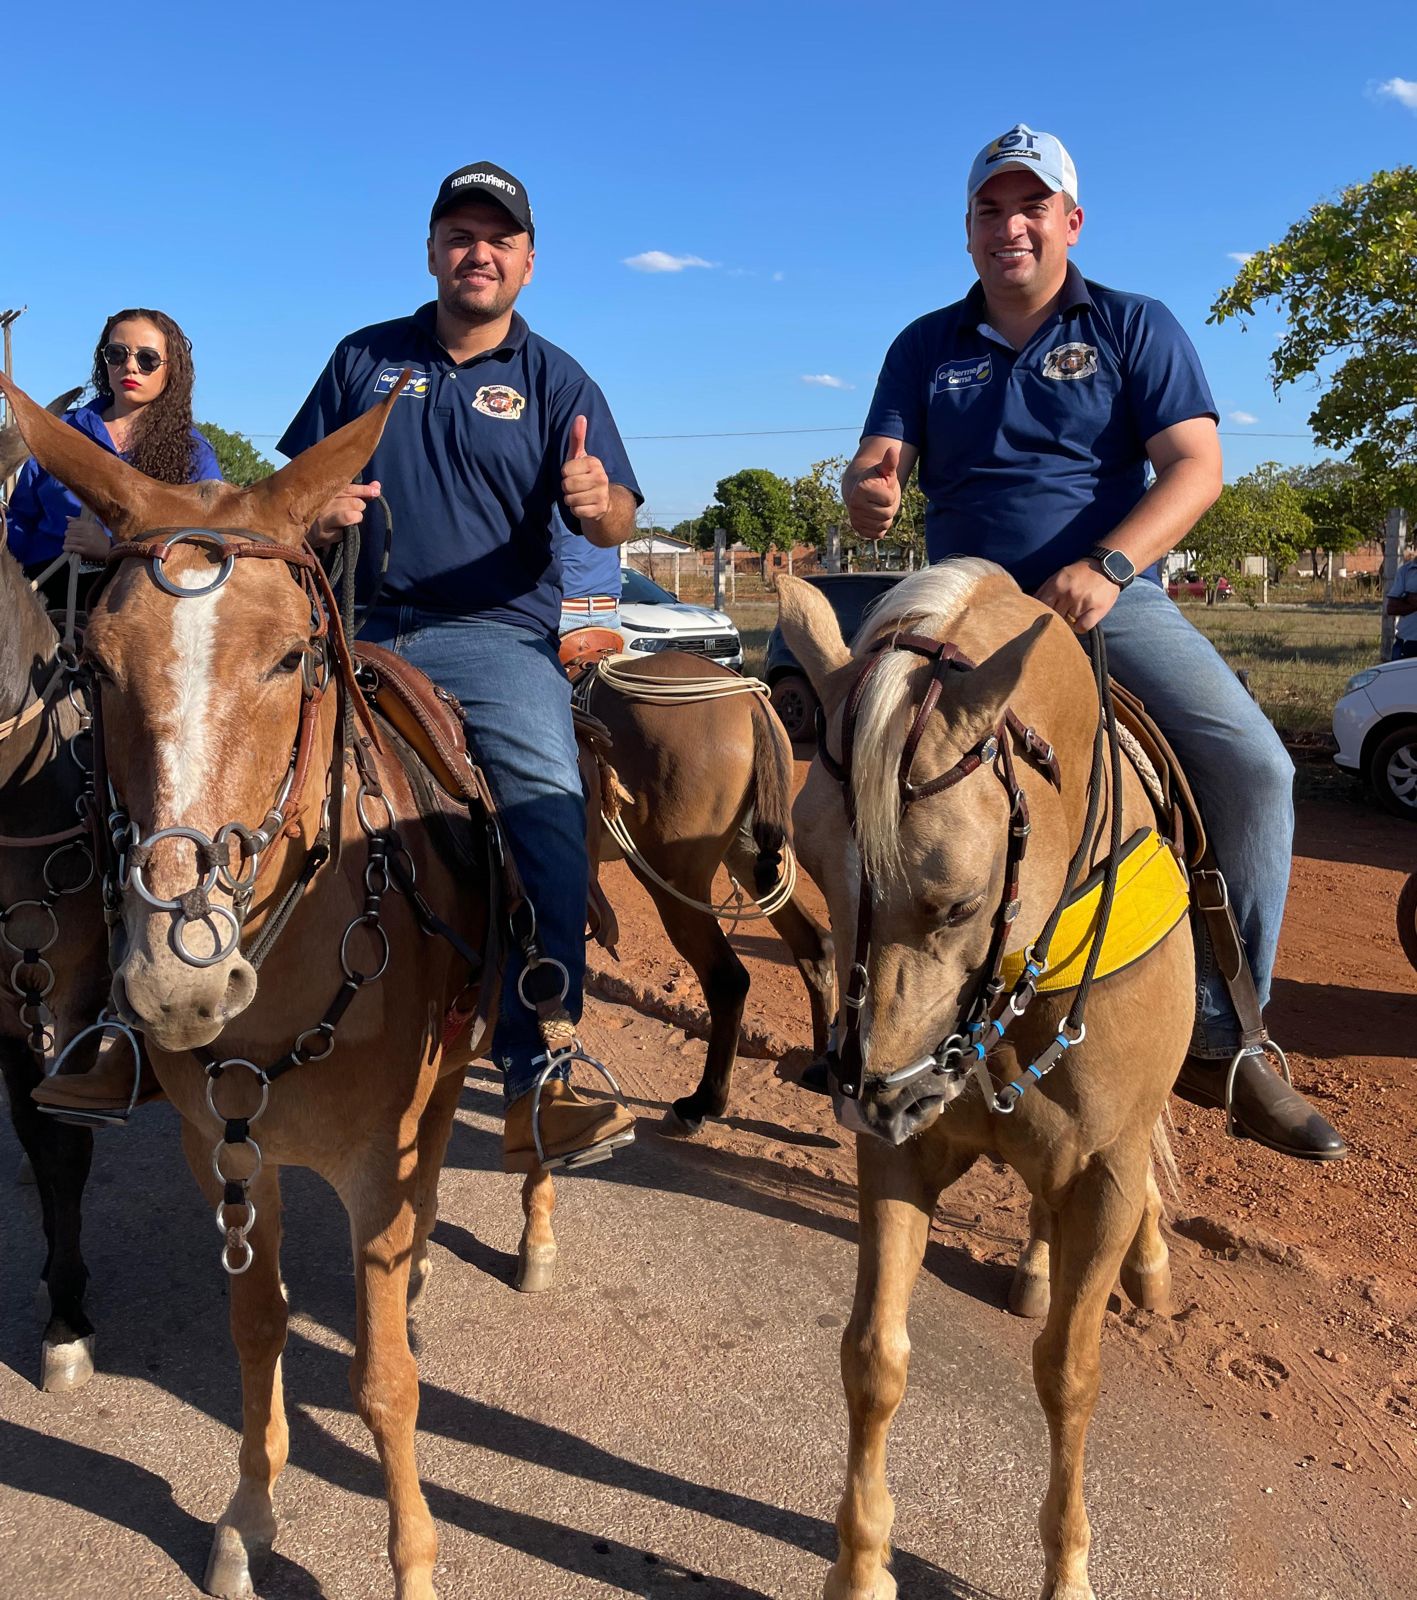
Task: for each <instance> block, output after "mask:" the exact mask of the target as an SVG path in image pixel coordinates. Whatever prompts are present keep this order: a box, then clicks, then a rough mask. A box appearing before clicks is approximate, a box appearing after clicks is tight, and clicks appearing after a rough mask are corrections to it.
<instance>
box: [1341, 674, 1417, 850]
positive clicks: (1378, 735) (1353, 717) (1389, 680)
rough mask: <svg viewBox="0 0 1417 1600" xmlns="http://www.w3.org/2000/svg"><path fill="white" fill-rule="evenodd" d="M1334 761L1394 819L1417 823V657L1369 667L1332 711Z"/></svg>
mask: <svg viewBox="0 0 1417 1600" xmlns="http://www.w3.org/2000/svg"><path fill="white" fill-rule="evenodd" d="M1333 736H1334V738H1335V739H1337V740H1338V752H1337V754H1336V755H1335V756H1334V758H1333V759H1334V761H1335V762H1336V763H1337V764H1338V765H1339V766H1340V767H1343V768H1344V769H1345V770H1346V771H1348V772H1354V773H1357V774H1359V775H1360V776H1361V777H1363V778H1365V779H1366V780H1367V781H1368V782H1369V783H1370V784H1371V785H1372V786H1373V791H1374V793H1375V794H1376V795H1377V797H1378V799H1379V800H1380V801H1381V802H1382V804H1383V805H1384V806H1385V807H1386V808H1387V809H1388V810H1389V811H1391V812H1392V813H1393V815H1394V816H1398V817H1406V818H1408V819H1409V820H1410V821H1413V822H1417V657H1409V658H1408V659H1407V660H1405V661H1384V662H1383V663H1382V665H1381V666H1377V667H1365V668H1364V669H1363V670H1362V672H1355V673H1354V674H1353V676H1352V677H1351V678H1350V679H1349V680H1348V683H1347V686H1346V687H1345V688H1344V691H1343V694H1342V696H1341V697H1340V699H1339V702H1338V704H1337V705H1336V706H1335V707H1334V708H1333Z"/></svg>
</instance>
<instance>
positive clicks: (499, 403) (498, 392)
mask: <svg viewBox="0 0 1417 1600" xmlns="http://www.w3.org/2000/svg"><path fill="white" fill-rule="evenodd" d="M472 404H473V409H474V410H477V411H480V412H482V414H483V415H484V416H487V417H500V418H501V419H502V420H503V421H504V422H515V421H516V420H517V418H518V417H519V416H521V414H522V412H523V411H524V410H525V409H526V400H525V398H524V397H523V396H522V395H519V394H518V393H517V391H516V390H515V389H509V388H508V387H507V386H506V384H505V383H484V384H483V386H482V387H481V388H480V389H479V390H478V391H477V393H476V394H475V395H473V397H472Z"/></svg>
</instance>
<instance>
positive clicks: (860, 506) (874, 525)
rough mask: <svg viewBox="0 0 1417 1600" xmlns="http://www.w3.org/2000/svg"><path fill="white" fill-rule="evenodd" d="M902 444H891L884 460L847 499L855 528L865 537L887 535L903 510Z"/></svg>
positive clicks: (849, 513) (847, 508)
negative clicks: (901, 489)
mask: <svg viewBox="0 0 1417 1600" xmlns="http://www.w3.org/2000/svg"><path fill="white" fill-rule="evenodd" d="M899 466H900V446H899V445H891V446H889V448H888V449H887V450H886V453H885V455H883V456H882V457H881V459H880V462H879V463H878V464H877V465H876V466H875V467H873V468H872V469H871V470H870V471H869V472H867V473H866V474H864V476H862V477H861V478H860V479H859V480H858V482H857V484H856V487H855V488H854V489H853V490H852V491H851V498H850V499H849V500H848V501H847V502H846V511H847V515H848V516H849V517H850V518H851V526H852V529H853V530H854V531H855V532H856V533H858V534H859V535H860V536H861V538H863V539H883V538H885V536H886V534H888V533H889V532H890V529H891V524H892V523H893V522H894V521H895V519H896V513H897V512H898V511H899V510H900V481H899V479H898V478H897V477H896V471H897V469H898V467H899Z"/></svg>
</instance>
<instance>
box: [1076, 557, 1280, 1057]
mask: <svg viewBox="0 0 1417 1600" xmlns="http://www.w3.org/2000/svg"><path fill="white" fill-rule="evenodd" d="M1102 633H1103V637H1104V638H1105V639H1106V641H1107V660H1108V665H1109V666H1110V667H1111V670H1112V676H1113V677H1114V678H1116V680H1117V682H1118V683H1120V684H1122V685H1123V686H1124V687H1125V688H1128V689H1130V690H1131V691H1132V693H1133V694H1136V695H1139V696H1140V697H1141V699H1142V700H1143V701H1145V703H1146V709H1147V710H1148V711H1149V712H1150V713H1151V715H1152V717H1153V718H1154V719H1155V721H1156V725H1157V726H1158V727H1159V728H1160V729H1161V731H1162V733H1164V734H1165V735H1166V738H1167V739H1168V741H1169V742H1170V744H1171V746H1172V748H1173V749H1174V750H1175V752H1176V754H1177V755H1178V756H1179V757H1180V759H1181V764H1182V765H1183V766H1184V767H1185V769H1186V776H1187V777H1188V778H1189V779H1190V783H1191V787H1192V789H1194V790H1195V794H1196V799H1197V800H1198V801H1199V802H1200V807H1201V813H1202V815H1203V816H1204V818H1205V826H1206V832H1207V833H1208V834H1209V835H1210V839H1211V843H1212V844H1213V846H1214V848H1215V856H1216V860H1217V861H1218V862H1219V864H1220V869H1221V871H1222V872H1224V874H1225V878H1226V882H1227V883H1228V884H1229V887H1230V904H1231V906H1232V908H1233V909H1234V912H1235V920H1236V921H1237V922H1238V923H1239V925H1240V933H1241V936H1242V937H1243V939H1244V941H1245V949H1246V952H1247V954H1248V956H1249V961H1250V970H1251V972H1252V973H1253V974H1254V979H1255V988H1256V989H1257V990H1258V992H1259V1001H1260V1005H1261V1006H1264V1005H1266V1004H1267V1003H1268V1001H1269V992H1270V984H1271V981H1272V979H1273V977H1274V957H1275V952H1276V950H1277V949H1278V946H1279V925H1280V923H1281V922H1282V921H1283V918H1284V902H1285V899H1286V898H1287V896H1288V893H1289V863H1290V856H1291V854H1292V851H1293V844H1294V763H1293V762H1292V761H1291V760H1290V759H1289V753H1288V751H1287V750H1285V748H1284V745H1283V744H1282V743H1281V741H1280V738H1279V735H1278V734H1277V733H1276V732H1275V731H1274V728H1273V727H1272V725H1271V724H1270V721H1269V718H1268V717H1266V716H1265V714H1264V712H1262V711H1261V710H1260V708H1259V707H1258V706H1257V705H1256V704H1255V702H1254V701H1253V700H1251V699H1250V697H1249V695H1248V694H1246V692H1245V690H1244V689H1243V688H1242V687H1241V685H1240V680H1239V679H1238V678H1237V677H1236V676H1235V674H1234V672H1233V671H1232V670H1231V669H1230V668H1229V667H1228V666H1226V664H1225V662H1224V661H1223V660H1221V658H1220V655H1219V654H1218V653H1217V651H1216V649H1215V647H1214V646H1213V645H1212V644H1211V643H1210V641H1209V640H1208V639H1206V638H1205V637H1204V636H1203V635H1202V634H1200V633H1198V632H1197V631H1196V630H1195V629H1194V628H1193V627H1192V626H1191V624H1190V623H1189V622H1187V621H1186V619H1185V618H1184V617H1183V616H1182V615H1181V613H1180V611H1179V610H1178V609H1177V608H1176V606H1175V605H1174V604H1173V603H1172V602H1171V601H1170V600H1169V599H1167V597H1166V595H1165V594H1164V593H1163V591H1162V590H1161V589H1159V588H1158V587H1157V586H1156V585H1155V584H1154V583H1149V582H1147V581H1146V580H1145V579H1143V578H1138V579H1137V580H1136V582H1134V583H1133V584H1131V585H1130V586H1129V587H1128V588H1126V589H1124V590H1123V591H1122V593H1121V594H1120V595H1119V596H1118V597H1117V602H1116V604H1115V605H1114V606H1113V607H1112V609H1111V611H1109V612H1108V613H1107V616H1106V617H1105V619H1104V620H1103V623H1102ZM1197 960H1198V967H1197V973H1196V980H1197V982H1196V987H1197V1008H1196V1028H1195V1035H1194V1037H1193V1040H1192V1049H1193V1050H1194V1052H1195V1053H1196V1054H1197V1055H1204V1056H1222V1055H1229V1054H1231V1053H1232V1052H1233V1051H1234V1050H1235V1049H1236V1047H1237V1046H1238V1044H1239V1038H1240V1024H1239V1021H1238V1019H1237V1018H1236V1016H1235V1011H1234V1008H1233V1007H1232V1006H1231V1004H1230V996H1229V993H1228V991H1227V990H1226V987H1225V980H1224V979H1223V978H1222V977H1221V976H1220V974H1219V972H1217V971H1216V970H1214V967H1213V965H1212V962H1211V958H1210V952H1209V950H1208V949H1207V948H1201V949H1198V950H1197Z"/></svg>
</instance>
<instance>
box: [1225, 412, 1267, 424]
mask: <svg viewBox="0 0 1417 1600" xmlns="http://www.w3.org/2000/svg"><path fill="white" fill-rule="evenodd" d="M1229 420H1230V421H1231V422H1238V423H1239V424H1240V425H1241V427H1246V426H1248V425H1249V424H1250V423H1252V422H1258V421H1259V420H1260V419H1259V418H1258V417H1252V416H1251V415H1250V413H1249V412H1248V411H1232V412H1230V413H1229Z"/></svg>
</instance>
